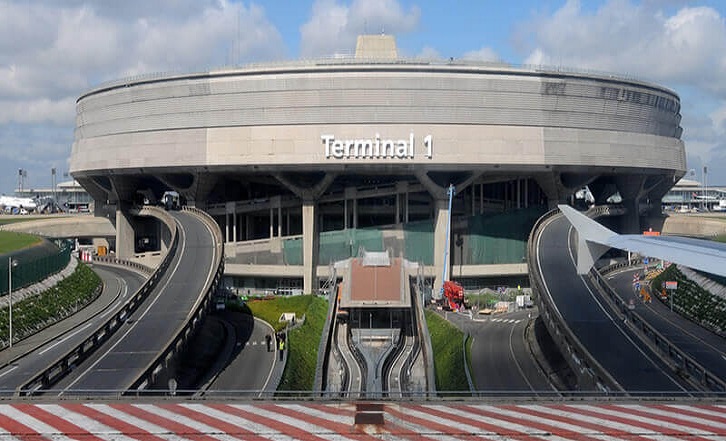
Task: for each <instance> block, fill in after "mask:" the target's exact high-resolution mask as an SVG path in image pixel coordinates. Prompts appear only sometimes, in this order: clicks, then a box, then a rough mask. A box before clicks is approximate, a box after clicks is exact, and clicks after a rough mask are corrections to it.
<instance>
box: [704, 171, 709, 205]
mask: <svg viewBox="0 0 726 441" xmlns="http://www.w3.org/2000/svg"><path fill="white" fill-rule="evenodd" d="M703 203H704V204H706V210H707V211H709V209H708V166H705V165H704V166H703Z"/></svg>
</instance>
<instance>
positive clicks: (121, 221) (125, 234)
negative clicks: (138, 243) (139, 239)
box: [116, 203, 136, 259]
mask: <svg viewBox="0 0 726 441" xmlns="http://www.w3.org/2000/svg"><path fill="white" fill-rule="evenodd" d="M116 207H117V209H116V257H117V258H118V259H132V258H133V257H134V241H135V240H136V235H135V233H134V223H133V216H132V215H131V214H130V213H129V212H128V210H127V209H126V208H127V207H125V206H124V205H123V204H121V203H119V204H118V205H117V206H116Z"/></svg>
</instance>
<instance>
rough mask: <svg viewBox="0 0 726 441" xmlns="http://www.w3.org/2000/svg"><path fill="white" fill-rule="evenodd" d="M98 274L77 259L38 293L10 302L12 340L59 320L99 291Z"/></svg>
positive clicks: (3, 323)
mask: <svg viewBox="0 0 726 441" xmlns="http://www.w3.org/2000/svg"><path fill="white" fill-rule="evenodd" d="M100 285H101V278H100V277H98V275H97V274H96V273H94V272H93V271H92V270H91V269H90V268H89V267H88V266H86V265H84V264H81V263H79V264H78V267H77V268H76V270H75V271H74V272H73V274H71V275H70V276H68V277H66V278H65V279H63V280H61V281H60V282H59V283H58V284H57V285H56V286H54V287H53V288H50V289H48V290H46V291H44V292H42V293H40V294H39V295H36V296H32V297H28V298H26V299H25V300H21V301H19V302H17V303H16V302H13V337H14V338H13V341H18V340H21V339H23V338H25V337H27V336H29V335H31V334H34V333H36V332H38V331H39V330H41V329H43V328H45V327H47V326H50V325H52V324H53V323H55V322H57V321H59V320H62V319H64V318H66V317H68V316H70V315H72V314H74V313H75V312H77V311H78V310H79V309H81V308H83V307H84V306H86V305H88V304H89V303H90V302H92V301H93V300H94V299H95V298H96V297H97V296H98V294H100V289H98V288H99V286H100ZM0 340H1V341H2V342H3V347H4V346H7V344H8V308H7V307H4V308H2V310H0Z"/></svg>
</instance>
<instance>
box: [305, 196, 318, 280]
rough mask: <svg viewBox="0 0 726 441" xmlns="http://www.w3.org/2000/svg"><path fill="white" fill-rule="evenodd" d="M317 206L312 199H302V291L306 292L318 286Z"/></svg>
mask: <svg viewBox="0 0 726 441" xmlns="http://www.w3.org/2000/svg"><path fill="white" fill-rule="evenodd" d="M317 208H318V204H317V202H315V201H314V200H313V199H304V200H303V204H302V224H303V292H304V293H306V294H313V293H315V291H316V290H317V288H318V286H317V277H316V274H317V266H318V265H317V264H318V248H319V245H320V240H319V239H320V237H319V231H318V222H317V220H318V209H317Z"/></svg>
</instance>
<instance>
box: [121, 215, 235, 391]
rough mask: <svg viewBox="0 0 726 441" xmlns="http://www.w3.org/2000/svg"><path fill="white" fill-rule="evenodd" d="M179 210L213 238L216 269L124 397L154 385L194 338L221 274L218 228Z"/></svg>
mask: <svg viewBox="0 0 726 441" xmlns="http://www.w3.org/2000/svg"><path fill="white" fill-rule="evenodd" d="M183 210H184V211H186V212H188V213H192V214H194V215H195V216H197V217H198V218H200V219H201V220H202V221H203V222H204V223H205V225H206V226H207V227H208V228H209V230H210V232H211V233H212V235H213V236H214V247H215V253H214V264H213V267H214V268H216V269H215V272H214V277H213V278H212V279H210V280H209V282H208V283H207V284H206V285H205V286H204V288H203V289H202V292H200V295H199V296H198V298H197V301H196V303H195V304H194V307H193V308H192V311H193V313H192V314H191V316H190V318H189V320H187V321H186V322H184V323H182V324H181V325H180V327H179V328H178V329H177V331H176V332H175V333H174V334H173V336H172V337H171V338H170V339H169V341H168V342H167V343H166V344H165V345H164V349H163V350H162V351H161V352H159V354H158V355H157V356H156V357H155V358H154V359H153V360H152V361H151V362H149V363H148V364H147V366H146V368H145V369H144V370H143V371H142V373H141V374H140V375H139V376H138V377H137V378H136V379H135V380H134V381H133V382H131V384H129V385H128V387H127V388H126V389H127V391H128V393H131V394H133V393H136V392H135V391H139V390H145V389H147V388H149V387H150V386H151V385H153V384H154V382H155V381H156V379H157V378H158V376H159V375H161V374H162V373H163V372H165V370H166V369H167V367H169V366H170V365H172V364H173V363H174V362H175V361H176V359H177V358H178V356H179V355H180V354H181V352H182V351H183V348H184V347H185V346H186V343H187V342H188V341H189V340H190V339H191V338H193V337H194V335H195V334H196V331H197V330H198V329H199V327H200V326H201V325H202V323H203V322H204V318H205V316H206V314H207V313H208V311H209V309H210V308H211V305H212V299H213V296H214V294H215V293H216V291H217V287H218V286H219V283H220V282H221V280H222V276H223V274H224V239H223V237H222V231H221V230H220V229H219V226H218V225H217V223H216V222H215V221H214V219H213V218H212V217H211V216H209V215H208V214H207V213H206V212H204V211H202V210H200V209H198V208H195V207H183Z"/></svg>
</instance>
